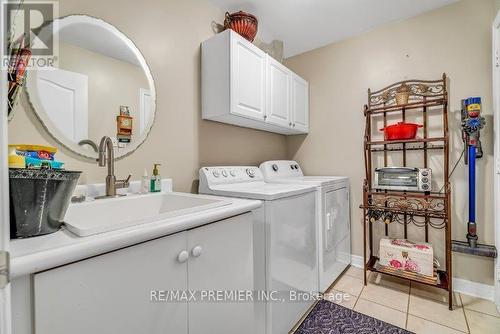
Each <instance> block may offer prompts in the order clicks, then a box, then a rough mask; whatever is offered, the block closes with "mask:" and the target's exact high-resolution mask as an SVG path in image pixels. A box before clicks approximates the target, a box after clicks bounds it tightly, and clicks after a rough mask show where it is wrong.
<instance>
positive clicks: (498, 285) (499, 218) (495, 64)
mask: <svg viewBox="0 0 500 334" xmlns="http://www.w3.org/2000/svg"><path fill="white" fill-rule="evenodd" d="M492 36H493V48H492V50H493V59H492V60H493V61H492V68H493V70H492V72H493V110H494V117H493V120H494V154H495V158H494V160H495V167H494V174H495V175H494V183H495V186H494V188H495V197H494V203H497V202H498V201H499V200H500V11H499V12H498V14H497V17H496V19H495V21H494V22H493V31H492ZM494 207H495V209H494V210H495V212H494V215H495V245H496V247H497V249H500V206H498V205H497V206H494ZM494 276H495V304H496V305H497V308H498V309H499V310H500V259H499V258H496V259H495V270H494Z"/></svg>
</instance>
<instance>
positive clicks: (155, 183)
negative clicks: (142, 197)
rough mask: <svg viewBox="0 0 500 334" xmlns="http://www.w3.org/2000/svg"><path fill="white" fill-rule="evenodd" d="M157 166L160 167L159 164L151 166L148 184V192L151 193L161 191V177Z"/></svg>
mask: <svg viewBox="0 0 500 334" xmlns="http://www.w3.org/2000/svg"><path fill="white" fill-rule="evenodd" d="M158 166H161V164H153V175H151V182H150V184H149V191H150V192H152V193H157V192H160V191H161V176H160V173H159V171H158Z"/></svg>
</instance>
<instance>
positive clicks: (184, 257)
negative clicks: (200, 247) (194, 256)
mask: <svg viewBox="0 0 500 334" xmlns="http://www.w3.org/2000/svg"><path fill="white" fill-rule="evenodd" d="M188 259H189V253H188V251H186V250H183V251H182V252H180V253H179V255H177V261H179V263H184V262H186V261H187V260H188Z"/></svg>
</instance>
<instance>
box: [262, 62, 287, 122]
mask: <svg viewBox="0 0 500 334" xmlns="http://www.w3.org/2000/svg"><path fill="white" fill-rule="evenodd" d="M291 78H292V72H291V71H290V70H289V69H288V68H286V67H285V66H283V65H282V64H281V63H280V62H278V61H276V60H275V59H273V58H272V57H269V56H268V57H267V92H268V94H267V118H266V121H267V122H269V123H271V124H275V125H279V126H283V127H289V126H292V123H291V122H290V119H291V117H290V116H291V115H290V103H291V98H290V97H291V95H290V93H291V91H290V86H291Z"/></svg>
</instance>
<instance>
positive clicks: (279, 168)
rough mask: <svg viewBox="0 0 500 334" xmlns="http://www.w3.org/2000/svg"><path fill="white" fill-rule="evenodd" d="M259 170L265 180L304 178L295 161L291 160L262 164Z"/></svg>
mask: <svg viewBox="0 0 500 334" xmlns="http://www.w3.org/2000/svg"><path fill="white" fill-rule="evenodd" d="M260 170H261V171H262V174H263V175H264V178H265V179H266V180H270V179H273V178H278V177H279V178H283V177H292V176H304V173H303V172H302V169H301V168H300V166H299V164H298V163H297V161H293V160H271V161H266V162H263V163H262V164H261V165H260Z"/></svg>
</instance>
